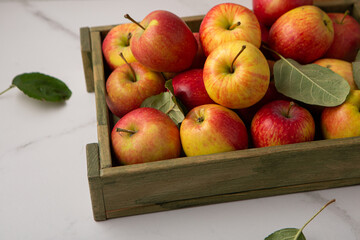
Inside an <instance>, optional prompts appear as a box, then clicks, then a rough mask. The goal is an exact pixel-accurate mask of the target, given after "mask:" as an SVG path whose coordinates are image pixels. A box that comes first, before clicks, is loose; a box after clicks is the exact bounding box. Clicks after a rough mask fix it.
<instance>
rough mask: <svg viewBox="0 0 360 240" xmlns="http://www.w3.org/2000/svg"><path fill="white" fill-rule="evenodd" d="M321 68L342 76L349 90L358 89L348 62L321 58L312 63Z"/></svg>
mask: <svg viewBox="0 0 360 240" xmlns="http://www.w3.org/2000/svg"><path fill="white" fill-rule="evenodd" d="M314 63H315V64H318V65H320V66H322V67H326V68H329V69H330V70H332V71H333V72H335V73H337V74H339V75H340V76H342V77H343V78H344V79H345V80H346V81H347V82H348V83H349V85H350V90H355V89H358V88H357V86H356V84H355V81H354V76H353V67H352V65H351V63H350V62H347V61H344V60H340V59H335V58H321V59H318V60H316V61H315V62H314Z"/></svg>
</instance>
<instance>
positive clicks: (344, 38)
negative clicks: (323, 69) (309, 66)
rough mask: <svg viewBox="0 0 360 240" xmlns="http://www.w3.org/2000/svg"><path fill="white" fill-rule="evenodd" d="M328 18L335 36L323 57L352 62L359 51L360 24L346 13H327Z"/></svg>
mask: <svg viewBox="0 0 360 240" xmlns="http://www.w3.org/2000/svg"><path fill="white" fill-rule="evenodd" d="M328 16H329V17H330V19H331V20H332V22H333V26H334V34H335V35H334V41H333V42H332V44H331V46H330V48H329V49H328V50H327V52H326V53H325V56H324V57H326V58H337V59H342V60H345V61H348V62H352V61H354V60H355V57H356V54H357V52H358V51H359V49H360V23H358V22H357V21H356V20H355V18H353V17H352V16H350V15H348V12H346V13H345V14H344V13H328Z"/></svg>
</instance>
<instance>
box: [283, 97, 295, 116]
mask: <svg viewBox="0 0 360 240" xmlns="http://www.w3.org/2000/svg"><path fill="white" fill-rule="evenodd" d="M294 105H295V103H294V102H293V101H291V102H290V104H289V108H288V110H287V112H286V115H285V117H286V118H290V116H289V115H290V110H291V108H292V107H293V106H294Z"/></svg>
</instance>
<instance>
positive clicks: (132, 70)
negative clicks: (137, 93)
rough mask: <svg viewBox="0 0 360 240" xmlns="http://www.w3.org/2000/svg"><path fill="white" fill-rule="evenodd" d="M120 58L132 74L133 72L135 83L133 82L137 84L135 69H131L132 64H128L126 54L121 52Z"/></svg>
mask: <svg viewBox="0 0 360 240" xmlns="http://www.w3.org/2000/svg"><path fill="white" fill-rule="evenodd" d="M120 57H121V58H122V59H123V60H124V62H125V63H126V64H127V65H128V66H129V68H130V70H131V72H132V75H133V78H134V81H133V82H136V74H135V71H134V69H133V68H132V67H131V65H130V63H128V61H126V58H125V57H124V54H123V53H122V52H121V53H120Z"/></svg>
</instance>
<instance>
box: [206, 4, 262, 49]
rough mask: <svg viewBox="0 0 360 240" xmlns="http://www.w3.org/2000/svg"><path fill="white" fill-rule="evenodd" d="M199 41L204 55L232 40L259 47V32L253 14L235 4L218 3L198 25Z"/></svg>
mask: <svg viewBox="0 0 360 240" xmlns="http://www.w3.org/2000/svg"><path fill="white" fill-rule="evenodd" d="M199 33H200V40H201V44H202V46H203V48H204V52H205V55H206V56H208V55H209V54H210V52H212V51H213V50H214V49H216V48H217V47H218V46H220V45H222V44H223V43H226V42H231V41H234V40H243V41H247V42H250V43H252V44H254V45H255V46H256V47H258V48H259V47H260V45H261V30H260V25H259V22H258V20H257V18H256V16H255V14H254V13H253V12H252V11H251V10H249V9H248V8H246V7H244V6H242V5H239V4H235V3H220V4H218V5H215V6H214V7H213V8H211V9H210V10H209V11H208V12H207V13H206V15H205V17H204V19H203V20H202V22H201V25H200V30H199Z"/></svg>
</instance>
